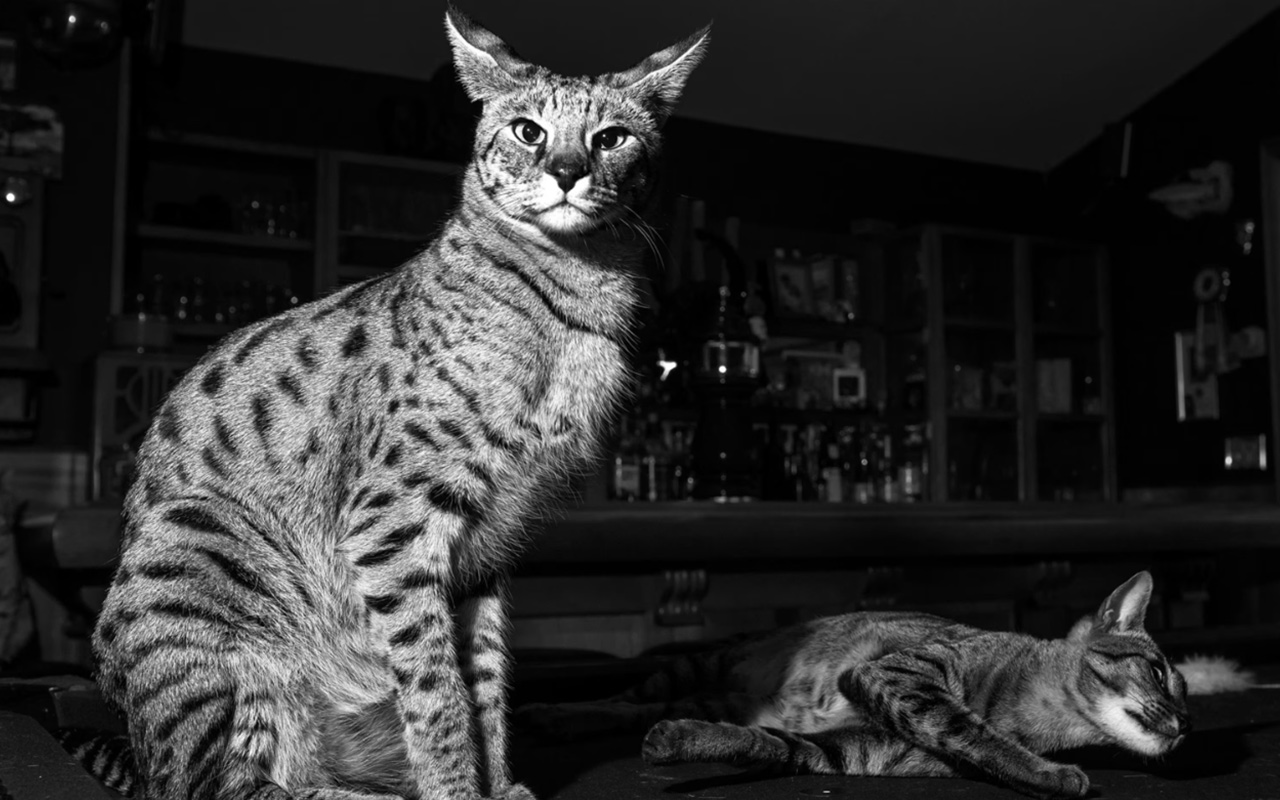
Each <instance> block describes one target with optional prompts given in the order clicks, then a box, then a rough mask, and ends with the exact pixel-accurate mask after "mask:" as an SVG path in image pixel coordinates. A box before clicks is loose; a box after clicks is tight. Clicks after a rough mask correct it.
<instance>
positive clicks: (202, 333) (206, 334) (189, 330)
mask: <svg viewBox="0 0 1280 800" xmlns="http://www.w3.org/2000/svg"><path fill="white" fill-rule="evenodd" d="M246 324H247V323H246ZM172 330H173V335H174V336H177V337H181V338H191V339H216V338H219V337H221V336H226V335H227V334H228V333H231V331H233V330H235V326H234V325H227V324H225V323H218V322H180V323H177V324H175V325H174V326H173V327H172Z"/></svg>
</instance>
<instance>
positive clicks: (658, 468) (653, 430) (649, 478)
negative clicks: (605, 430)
mask: <svg viewBox="0 0 1280 800" xmlns="http://www.w3.org/2000/svg"><path fill="white" fill-rule="evenodd" d="M641 466H642V467H643V472H642V474H641V476H640V485H641V497H642V498H643V499H644V500H647V501H648V502H650V503H662V502H666V501H667V500H669V499H670V498H671V454H670V452H669V451H668V450H667V446H666V442H665V441H664V440H663V436H662V425H661V423H660V422H659V420H658V414H657V412H656V411H651V412H649V416H648V419H647V420H646V421H645V425H644V434H643V456H642V457H641Z"/></svg>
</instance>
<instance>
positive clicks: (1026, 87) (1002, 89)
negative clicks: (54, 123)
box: [184, 0, 1280, 171]
mask: <svg viewBox="0 0 1280 800" xmlns="http://www.w3.org/2000/svg"><path fill="white" fill-rule="evenodd" d="M457 1H458V4H459V6H460V7H461V8H462V10H463V11H464V12H465V13H468V14H469V15H471V16H472V17H474V18H475V19H477V20H478V21H480V22H482V23H483V24H485V25H486V26H487V27H489V28H491V29H492V30H493V31H494V32H496V33H497V34H498V35H500V36H502V37H503V38H505V39H506V40H507V41H508V43H510V44H511V45H512V46H513V47H514V48H515V49H516V50H517V51H518V52H519V53H520V54H521V55H522V56H523V57H525V58H526V59H528V60H530V61H536V62H538V63H541V64H544V65H545V66H547V67H550V68H552V69H554V70H557V71H561V72H566V73H570V74H584V73H594V72H603V71H610V70H615V69H621V68H624V67H627V66H630V65H631V64H632V63H634V62H636V61H638V60H640V59H641V58H643V57H644V56H645V55H647V54H648V53H649V52H651V51H653V50H657V49H660V48H662V47H665V46H666V45H668V44H671V43H672V42H675V41H677V40H678V39H680V38H682V37H683V36H686V35H688V34H689V33H692V32H693V31H694V30H695V29H697V28H698V27H699V26H701V25H702V24H704V23H705V22H706V21H708V20H710V19H714V20H715V25H714V27H713V29H712V45H711V50H710V55H709V57H708V59H707V60H706V62H704V63H703V65H702V66H700V67H699V68H698V71H697V72H696V73H695V74H694V76H693V78H692V80H691V82H690V84H689V87H688V90H687V92H686V94H685V98H684V100H683V101H682V104H681V111H680V113H682V114H684V115H685V116H689V117H694V118H697V119H703V120H709V121H713V122H720V123H725V124H730V125H738V126H744V127H749V128H757V129H761V130H767V131H772V132H777V133H787V134H796V135H802V136H809V137H815V138H820V139H829V140H835V141H843V142H851V143H856V144H864V145H874V146H880V147H890V148H894V149H899V150H907V151H911V152H918V153H926V154H930V155H939V156H946V157H951V158H958V159H964V160H969V161H977V162H982V163H988V164H998V165H1003V166H1011V167H1019V168H1025V169H1031V170H1037V171H1044V170H1048V169H1050V168H1052V167H1053V166H1055V165H1057V164H1058V163H1059V162H1061V161H1062V160H1063V159H1065V158H1066V157H1068V156H1069V155H1071V154H1072V153H1074V152H1075V151H1077V150H1078V149H1080V148H1081V147H1083V146H1084V145H1085V144H1087V143H1088V142H1089V141H1090V140H1091V139H1092V138H1093V137H1094V136H1096V135H1097V134H1098V133H1099V132H1100V131H1101V130H1102V127H1103V126H1104V125H1106V124H1108V123H1110V122H1114V121H1116V120H1118V119H1120V118H1121V117H1123V116H1124V115H1125V114H1127V113H1129V112H1130V111H1132V110H1134V109H1135V108H1137V107H1138V106H1139V105H1141V104H1142V103H1143V102H1145V101H1146V100H1148V99H1150V98H1151V97H1152V96H1153V95H1154V94H1155V93H1157V92H1158V91H1160V90H1161V89H1163V88H1164V87H1166V86H1168V85H1169V84H1171V83H1172V82H1173V81H1175V80H1176V79H1177V78H1178V77H1180V76H1181V75H1183V74H1185V73H1186V72H1188V71H1189V70H1191V69H1192V68H1193V67H1195V66H1196V65H1197V64H1199V63H1200V62H1202V61H1203V60H1204V59H1205V58H1207V57H1208V56H1209V55H1211V54H1212V53H1213V52H1214V51H1216V50H1217V49H1219V48H1220V47H1222V46H1223V45H1224V44H1226V43H1227V42H1229V41H1230V40H1231V39H1232V38H1234V37H1235V36H1236V35H1238V34H1240V33H1241V32H1243V31H1244V30H1245V29H1246V28H1248V27H1249V26H1250V25H1252V24H1253V23H1255V22H1257V21H1258V20H1260V19H1261V18H1262V17H1263V16H1265V15H1266V14H1267V13H1268V12H1270V11H1272V10H1274V9H1275V8H1277V7H1280V0H786V2H777V0H648V1H647V2H618V3H600V2H589V0H539V2H536V3H533V2H528V0H521V1H519V2H518V1H517V0H457ZM443 10H444V3H443V2H442V0H363V1H361V0H185V19H184V41H185V42H186V43H187V44H191V45H196V46H200V47H208V48H213V49H218V50H227V51H233V52H240V53H248V54H254V55H265V56H274V57H278V58H284V59H290V60H296V61H304V62H310V63H319V64H326V65H331V66H338V67H346V68H350V69H355V70H362V71H368V72H378V73H387V74H393V75H400V76H405V77H411V78H424V79H425V78H428V77H430V76H431V74H432V73H434V72H435V70H436V69H437V68H439V67H440V65H441V64H443V63H444V61H445V59H446V58H447V57H448V49H447V44H446V41H445V37H444V32H443V29H442V22H441V19H442V14H443ZM779 155H781V154H771V155H769V154H766V155H764V157H765V158H766V159H769V158H776V157H778V156H779Z"/></svg>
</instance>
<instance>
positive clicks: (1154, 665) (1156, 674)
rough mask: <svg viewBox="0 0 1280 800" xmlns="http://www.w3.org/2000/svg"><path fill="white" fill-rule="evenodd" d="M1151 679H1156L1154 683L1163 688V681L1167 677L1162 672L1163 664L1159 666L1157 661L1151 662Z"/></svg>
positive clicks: (1166, 674) (1163, 671)
mask: <svg viewBox="0 0 1280 800" xmlns="http://www.w3.org/2000/svg"><path fill="white" fill-rule="evenodd" d="M1151 677H1153V678H1155V679H1156V683H1158V684H1160V685H1161V686H1163V685H1164V683H1165V680H1166V679H1167V678H1168V677H1169V675H1168V673H1166V672H1165V670H1164V664H1161V663H1160V662H1159V661H1152V662H1151Z"/></svg>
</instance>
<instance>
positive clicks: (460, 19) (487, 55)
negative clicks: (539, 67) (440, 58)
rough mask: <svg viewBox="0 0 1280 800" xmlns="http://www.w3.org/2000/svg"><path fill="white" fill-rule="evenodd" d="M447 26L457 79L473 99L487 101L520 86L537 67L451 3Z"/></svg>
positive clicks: (446, 16)
mask: <svg viewBox="0 0 1280 800" xmlns="http://www.w3.org/2000/svg"><path fill="white" fill-rule="evenodd" d="M444 28H445V32H446V33H447V34H448V36H449V44H450V45H451V46H452V47H453V63H454V66H455V67H456V68H457V70H458V78H459V80H461V81H462V85H463V87H464V88H465V89H466V90H467V96H468V97H470V98H471V99H472V100H478V101H480V102H482V103H483V102H486V101H488V100H489V99H491V98H493V97H496V96H497V95H500V94H506V93H507V92H511V91H514V90H515V89H517V88H518V87H519V86H520V84H521V82H523V81H524V80H525V79H527V78H529V77H530V76H531V75H532V73H533V72H534V71H535V69H536V68H535V67H534V66H533V65H532V64H530V63H528V62H527V61H524V60H522V59H521V58H520V57H519V56H517V55H516V53H515V51H514V50H512V49H511V48H510V46H508V45H507V43H506V42H504V41H502V40H501V39H499V38H498V36H497V35H496V34H494V33H493V32H492V31H490V30H488V29H487V28H485V27H484V26H482V25H479V24H477V23H475V22H472V21H471V20H470V19H468V18H467V16H466V15H465V14H463V13H462V12H461V11H459V10H458V9H457V8H455V7H454V6H453V4H452V3H450V4H449V7H448V9H447V10H446V11H445V14H444Z"/></svg>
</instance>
